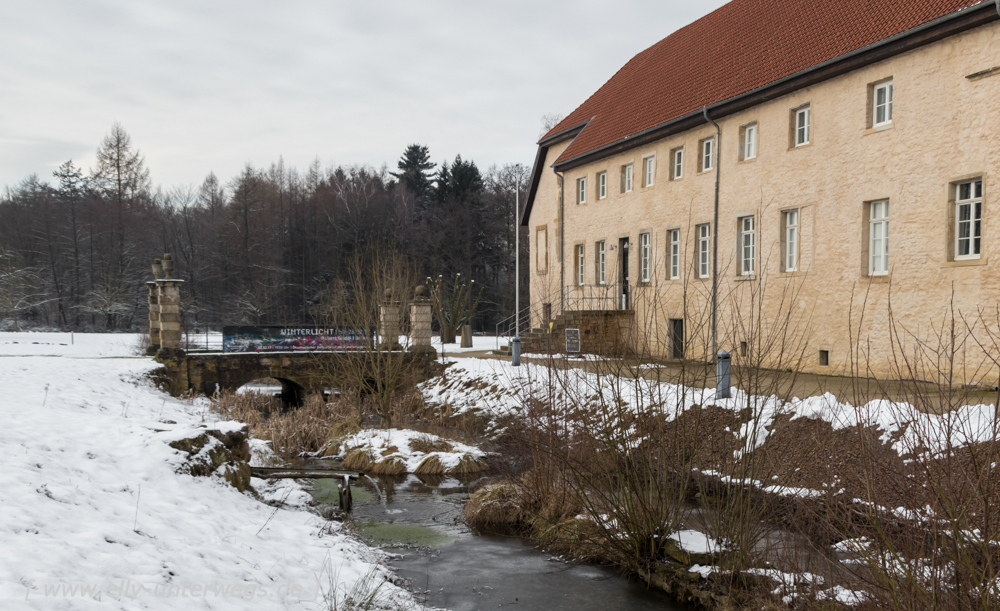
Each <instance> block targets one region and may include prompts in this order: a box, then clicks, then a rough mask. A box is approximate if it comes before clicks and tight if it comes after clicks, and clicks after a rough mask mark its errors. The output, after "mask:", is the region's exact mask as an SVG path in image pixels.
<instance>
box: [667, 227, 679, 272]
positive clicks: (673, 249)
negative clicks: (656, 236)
mask: <svg viewBox="0 0 1000 611" xmlns="http://www.w3.org/2000/svg"><path fill="white" fill-rule="evenodd" d="M667 233H668V234H670V279H671V280H677V279H678V278H680V277H681V230H680V229H671V230H670V231H668V232H667Z"/></svg>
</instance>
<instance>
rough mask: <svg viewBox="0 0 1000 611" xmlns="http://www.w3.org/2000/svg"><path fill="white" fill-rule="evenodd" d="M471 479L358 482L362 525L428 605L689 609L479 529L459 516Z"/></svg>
mask: <svg viewBox="0 0 1000 611" xmlns="http://www.w3.org/2000/svg"><path fill="white" fill-rule="evenodd" d="M322 462H324V463H326V464H324V465H323V466H325V467H327V468H329V467H330V466H331V465H330V464H329V462H327V461H322ZM313 466H319V465H313ZM337 482H338V480H335V479H319V480H314V487H313V490H312V493H313V496H314V497H315V498H316V500H317V501H318V502H319V503H321V504H336V503H337ZM471 483H472V482H468V481H466V482H462V481H459V480H457V479H454V478H450V477H442V478H427V477H424V478H423V479H421V478H418V477H417V476H414V475H408V476H399V477H380V478H376V479H374V480H367V479H363V480H361V482H359V483H358V484H357V485H356V486H355V485H352V486H351V488H352V494H353V496H354V511H353V512H352V521H353V527H354V529H355V530H356V531H357V532H358V533H359V534H360V535H361V536H362V537H363V538H364V539H366V540H367V541H368V542H369V543H370V544H372V545H381V546H386V547H388V548H389V550H388V551H390V552H392V553H394V554H396V556H394V558H393V560H392V561H391V562H390V566H391V567H392V568H393V569H394V570H395V572H396V574H397V575H399V576H400V577H402V578H404V579H406V580H407V581H408V582H409V584H410V587H411V589H412V590H413V591H414V592H415V593H416V594H417V596H418V599H420V600H421V601H422V602H424V603H425V604H426V605H428V606H431V607H438V608H445V609H452V610H454V611H466V610H471V609H486V608H490V609H497V608H508V607H510V608H516V609H526V610H529V609H530V610H533V609H544V610H545V611H563V610H566V611H588V610H591V609H593V610H601V611H607V610H608V609H615V610H621V611H645V610H647V609H648V610H652V609H657V610H663V609H668V610H669V609H672V610H677V611H680V610H682V609H686V607H684V606H681V605H679V604H677V603H675V602H673V601H672V600H671V599H670V598H668V597H667V596H666V595H665V594H663V593H662V592H658V591H655V590H650V589H648V588H647V587H646V585H645V584H644V583H642V582H637V581H632V580H629V579H626V578H624V577H622V576H621V575H619V574H618V573H617V571H615V570H614V569H611V568H607V567H599V566H592V565H587V564H575V563H572V562H566V561H564V560H562V559H560V558H554V557H553V556H552V555H551V554H548V553H546V552H544V551H543V550H540V549H538V548H536V547H532V546H530V545H527V544H525V543H524V542H523V541H521V540H520V539H517V538H506V537H484V536H477V535H474V534H473V533H472V532H471V531H470V530H469V529H468V528H467V527H466V526H465V525H464V524H463V523H462V522H461V520H460V519H459V518H460V516H461V513H462V507H463V505H464V504H465V502H466V500H468V498H469V488H470V484H471Z"/></svg>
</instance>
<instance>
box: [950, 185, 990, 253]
mask: <svg viewBox="0 0 1000 611" xmlns="http://www.w3.org/2000/svg"><path fill="white" fill-rule="evenodd" d="M956 186H957V189H956V193H955V259H978V258H979V253H980V242H981V241H982V224H983V180H982V179H981V178H980V179H978V180H970V181H968V182H963V183H959V184H958V185H956Z"/></svg>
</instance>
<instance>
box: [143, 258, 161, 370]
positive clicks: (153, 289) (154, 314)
mask: <svg viewBox="0 0 1000 611" xmlns="http://www.w3.org/2000/svg"><path fill="white" fill-rule="evenodd" d="M157 261H159V259H157ZM146 286H147V287H148V288H149V348H147V349H146V354H149V355H154V354H156V353H157V351H158V350H159V349H160V292H159V289H158V288H157V286H156V282H154V281H152V280H150V281H149V282H147V283H146Z"/></svg>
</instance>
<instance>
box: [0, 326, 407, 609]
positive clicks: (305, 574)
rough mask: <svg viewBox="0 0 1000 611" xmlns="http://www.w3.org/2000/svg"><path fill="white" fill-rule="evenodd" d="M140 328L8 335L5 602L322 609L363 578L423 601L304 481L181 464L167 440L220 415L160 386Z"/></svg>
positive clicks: (1, 363)
mask: <svg viewBox="0 0 1000 611" xmlns="http://www.w3.org/2000/svg"><path fill="white" fill-rule="evenodd" d="M137 339H138V338H137V337H136V336H134V335H124V334H114V335H102V334H75V335H74V337H73V340H72V343H70V336H69V334H62V333H59V334H47V333H0V396H2V397H3V398H2V399H0V414H2V417H3V421H4V425H3V426H2V427H0V447H2V448H4V450H5V461H4V468H3V470H2V471H0V547H2V548H3V550H4V554H3V555H2V557H0V584H2V585H0V599H2V600H3V601H5V602H4V604H3V605H2V606H4V607H5V608H13V607H15V606H16V607H17V608H26V609H51V608H54V607H59V608H70V609H72V608H83V607H86V608H90V606H91V605H93V604H94V602H96V601H100V602H110V603H112V604H115V605H125V606H128V607H155V608H177V609H234V610H235V609H245V608H246V607H247V606H248V605H251V604H252V605H253V607H254V608H255V609H292V608H294V609H299V608H303V607H304V606H305V607H309V606H310V605H311V606H313V607H317V608H327V607H328V606H331V605H332V603H333V601H334V600H341V601H343V600H344V599H345V598H346V597H348V596H354V597H358V596H363V595H364V590H365V588H367V589H369V590H371V589H374V588H378V592H379V594H378V595H379V596H380V597H387V598H390V599H392V600H393V601H394V602H395V603H398V604H397V605H396V606H397V607H401V608H407V607H415V606H416V603H415V602H414V601H413V599H412V596H411V595H410V594H409V593H408V592H407V591H406V590H404V589H401V588H399V587H397V586H395V585H393V584H392V583H391V582H387V579H389V576H390V574H389V572H388V570H387V569H386V568H385V566H384V560H385V554H384V553H383V552H381V551H379V550H377V549H374V548H371V547H369V546H367V545H365V544H363V543H361V542H360V541H358V540H357V539H356V538H355V537H353V536H350V535H349V534H348V533H347V531H346V530H345V529H344V528H343V527H342V526H341V525H340V524H339V523H336V522H328V521H326V520H323V519H321V518H319V517H318V516H316V515H315V514H313V513H310V512H309V511H307V510H306V509H307V502H308V500H309V497H308V495H307V494H306V493H305V492H304V490H303V489H302V487H301V486H299V485H298V484H296V483H295V482H294V481H291V480H283V481H281V482H278V483H277V484H275V485H273V486H271V485H268V484H267V483H266V482H264V481H263V480H258V479H254V480H253V481H252V482H251V483H252V485H253V487H254V489H255V490H256V496H255V495H254V494H253V493H246V494H244V493H240V492H239V491H237V490H236V489H235V488H234V487H232V486H231V485H229V484H227V483H226V482H225V481H224V480H223V479H222V478H221V477H193V476H191V475H187V474H184V473H178V471H179V470H180V471H182V470H183V468H184V466H185V460H186V454H185V453H184V452H181V451H178V450H176V449H174V448H171V447H170V445H168V443H169V441H170V440H172V439H175V438H177V437H182V436H185V435H187V434H189V433H191V434H198V433H199V431H204V430H206V429H207V428H211V427H212V426H213V425H214V424H215V416H214V414H213V413H212V411H211V410H210V409H209V407H208V401H207V400H205V399H195V400H192V401H183V400H178V399H174V398H171V397H169V396H167V395H165V394H163V393H162V392H160V391H159V390H157V389H156V388H155V387H154V386H153V385H152V383H151V382H150V381H148V379H147V378H146V377H145V376H146V374H147V373H148V372H149V371H150V370H152V369H154V368H155V367H156V366H157V364H156V363H155V362H153V361H152V360H151V359H149V358H146V357H138V356H134V347H135V346H136V345H137V344H138V341H137ZM256 449H257V451H258V452H262V451H263V452H266V451H267V450H266V449H264V448H260V447H257V448H256Z"/></svg>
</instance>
